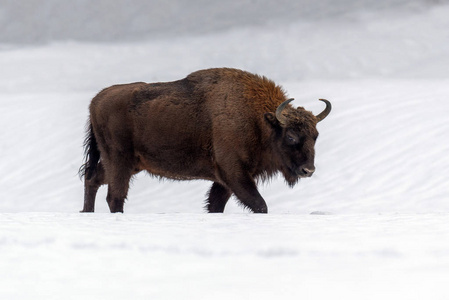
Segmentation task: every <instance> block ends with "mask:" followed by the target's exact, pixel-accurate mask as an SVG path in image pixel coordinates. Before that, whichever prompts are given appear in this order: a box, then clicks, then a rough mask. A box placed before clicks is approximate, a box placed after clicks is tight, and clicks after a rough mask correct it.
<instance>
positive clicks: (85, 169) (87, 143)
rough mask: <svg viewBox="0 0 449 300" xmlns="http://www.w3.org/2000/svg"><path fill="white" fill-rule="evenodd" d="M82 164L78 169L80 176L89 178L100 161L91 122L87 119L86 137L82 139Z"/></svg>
mask: <svg viewBox="0 0 449 300" xmlns="http://www.w3.org/2000/svg"><path fill="white" fill-rule="evenodd" d="M84 161H85V162H84V164H83V165H82V166H81V167H80V169H79V172H78V173H79V175H80V178H82V177H83V176H84V177H85V179H87V180H89V179H91V178H92V175H93V174H94V172H95V170H96V169H97V166H98V163H99V161H100V150H98V144H97V140H96V138H95V135H94V131H93V128H92V123H91V122H90V121H89V123H88V129H87V133H86V138H85V140H84Z"/></svg>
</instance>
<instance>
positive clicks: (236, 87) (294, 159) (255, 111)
mask: <svg viewBox="0 0 449 300" xmlns="http://www.w3.org/2000/svg"><path fill="white" fill-rule="evenodd" d="M291 100H292V99H291ZM291 100H287V99H286V96H285V93H284V91H283V90H282V88H281V87H279V86H277V85H276V84H274V83H273V82H272V81H270V80H268V79H267V78H265V77H261V76H258V75H254V74H251V73H248V72H245V71H241V70H237V69H228V68H219V69H208V70H201V71H197V72H194V73H192V74H190V75H189V76H187V77H186V78H184V79H181V80H178V81H173V82H166V83H150V84H148V83H144V82H138V83H131V84H124V85H114V86H112V87H109V88H106V89H104V90H103V91H101V92H100V93H99V94H98V95H97V96H96V97H94V98H93V100H92V103H91V105H90V120H89V129H88V134H87V138H86V145H85V146H86V163H85V164H84V165H83V167H82V169H81V173H82V175H85V198H84V208H83V210H82V212H93V211H94V204H95V195H96V192H97V190H98V188H99V186H100V185H102V184H107V185H108V195H107V202H108V204H109V208H110V210H111V212H123V204H124V200H125V198H126V196H127V193H128V188H129V181H130V179H131V177H132V176H133V175H134V174H136V173H138V172H140V171H143V170H145V171H147V172H149V173H150V174H153V175H156V176H160V177H165V178H170V179H174V180H191V179H205V180H211V181H213V182H214V183H213V185H212V188H211V189H210V191H209V195H208V200H207V205H206V208H207V210H208V211H209V212H223V210H224V207H225V205H226V202H227V201H228V199H229V197H230V196H231V195H232V194H235V195H236V196H237V198H238V200H239V201H240V202H241V203H242V204H243V205H244V206H245V207H247V208H249V209H250V210H251V211H253V212H259V213H266V212H267V206H266V203H265V201H264V199H263V198H262V196H261V195H260V194H259V192H258V190H257V186H256V182H255V181H256V180H257V179H266V178H268V177H270V176H272V175H274V174H275V173H277V172H279V171H280V172H282V174H283V175H284V177H285V179H286V181H287V183H288V184H289V185H291V186H293V185H294V184H295V183H296V182H297V181H298V179H299V178H301V177H309V176H311V175H312V173H313V172H314V170H315V167H314V155H315V153H314V145H315V140H316V138H317V137H318V132H317V130H316V123H317V122H318V121H320V120H322V119H323V118H324V117H326V115H327V114H328V113H329V112H330V103H329V102H328V101H327V100H323V101H325V102H326V110H325V111H323V113H321V114H320V115H318V116H316V117H315V116H314V115H313V114H312V113H311V112H308V111H306V110H304V109H303V108H302V107H299V108H297V109H295V108H293V107H291V106H290V105H288V102H290V101H291Z"/></svg>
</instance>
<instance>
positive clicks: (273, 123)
mask: <svg viewBox="0 0 449 300" xmlns="http://www.w3.org/2000/svg"><path fill="white" fill-rule="evenodd" d="M264 116H265V120H267V122H268V123H270V124H271V126H273V127H279V126H281V124H280V123H279V121H278V119H277V118H276V115H275V114H274V113H272V112H267V113H265V115H264Z"/></svg>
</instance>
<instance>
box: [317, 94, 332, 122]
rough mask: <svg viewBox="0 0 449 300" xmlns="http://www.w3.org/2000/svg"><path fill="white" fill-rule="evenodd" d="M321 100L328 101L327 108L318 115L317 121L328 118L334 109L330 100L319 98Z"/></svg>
mask: <svg viewBox="0 0 449 300" xmlns="http://www.w3.org/2000/svg"><path fill="white" fill-rule="evenodd" d="M319 100H320V101H323V102H324V103H326V108H325V109H324V110H323V111H322V112H321V113H320V114H319V115H317V116H316V119H317V122H320V121H323V120H324V118H326V117H327V115H328V114H329V113H330V112H331V110H332V105H331V103H330V102H329V101H328V100H326V99H319Z"/></svg>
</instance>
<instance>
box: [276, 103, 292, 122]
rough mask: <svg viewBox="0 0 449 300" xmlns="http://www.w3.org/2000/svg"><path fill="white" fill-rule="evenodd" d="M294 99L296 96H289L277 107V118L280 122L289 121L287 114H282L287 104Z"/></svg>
mask: <svg viewBox="0 0 449 300" xmlns="http://www.w3.org/2000/svg"><path fill="white" fill-rule="evenodd" d="M293 100H295V98H289V99H287V100H285V101H284V102H282V103H281V104H279V106H278V108H277V109H276V119H277V120H278V121H279V123H281V124H285V123H286V122H287V120H286V118H285V116H284V115H283V114H282V111H283V110H284V108H285V107H286V106H287V104H289V103H290V102H292V101H293Z"/></svg>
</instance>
